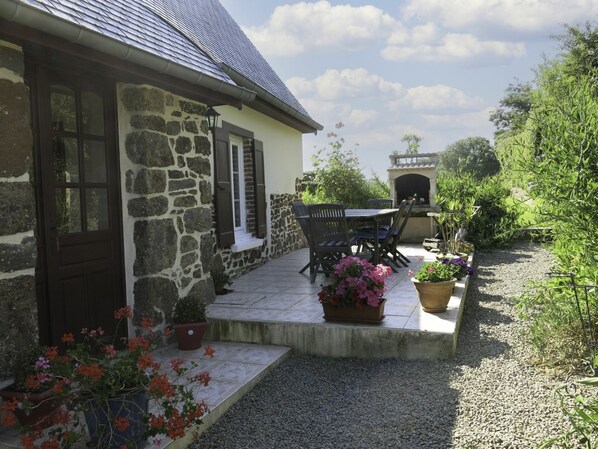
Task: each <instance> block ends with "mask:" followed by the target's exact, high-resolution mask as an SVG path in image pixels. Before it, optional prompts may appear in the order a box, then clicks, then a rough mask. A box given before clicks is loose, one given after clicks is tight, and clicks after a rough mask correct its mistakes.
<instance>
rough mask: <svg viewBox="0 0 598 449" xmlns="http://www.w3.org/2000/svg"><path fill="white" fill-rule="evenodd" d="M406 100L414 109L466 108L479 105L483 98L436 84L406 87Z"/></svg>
mask: <svg viewBox="0 0 598 449" xmlns="http://www.w3.org/2000/svg"><path fill="white" fill-rule="evenodd" d="M404 100H405V102H407V103H408V104H409V105H410V106H411V107H412V108H413V109H415V110H438V109H468V108H473V107H480V106H481V105H482V104H483V102H484V100H483V99H482V98H480V97H473V98H472V97H468V96H467V95H466V94H465V92H463V91H462V90H459V89H456V88H454V87H450V86H446V85H443V84H438V85H436V86H417V87H413V88H410V89H407V94H406V95H405V99H404Z"/></svg>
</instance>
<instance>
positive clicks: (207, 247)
mask: <svg viewBox="0 0 598 449" xmlns="http://www.w3.org/2000/svg"><path fill="white" fill-rule="evenodd" d="M199 259H200V260H201V266H202V268H203V269H204V271H205V272H206V273H209V272H210V271H212V266H213V263H214V237H213V236H212V234H211V233H206V234H204V235H202V236H201V242H200V250H199ZM220 260H221V261H222V259H220Z"/></svg>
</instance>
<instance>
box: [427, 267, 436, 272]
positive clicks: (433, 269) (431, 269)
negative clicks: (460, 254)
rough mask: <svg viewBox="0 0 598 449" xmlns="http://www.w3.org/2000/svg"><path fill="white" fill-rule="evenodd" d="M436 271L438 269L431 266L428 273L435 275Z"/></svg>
mask: <svg viewBox="0 0 598 449" xmlns="http://www.w3.org/2000/svg"><path fill="white" fill-rule="evenodd" d="M435 271H436V268H434V267H432V266H429V267H428V273H434V272H435Z"/></svg>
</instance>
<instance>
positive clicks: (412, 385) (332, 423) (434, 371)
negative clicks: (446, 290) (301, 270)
mask: <svg viewBox="0 0 598 449" xmlns="http://www.w3.org/2000/svg"><path fill="white" fill-rule="evenodd" d="M549 267H550V257H549V256H548V254H547V253H546V252H545V251H544V250H542V249H541V248H539V247H538V246H536V245H524V244H522V245H518V246H516V247H515V248H512V249H510V250H505V251H493V252H490V253H486V254H481V255H479V257H478V276H477V277H475V278H474V279H473V282H472V284H470V288H469V292H468V294H467V299H466V301H467V302H466V306H465V311H464V316H463V321H462V325H461V332H460V336H459V344H458V350H457V356H456V357H455V358H454V359H452V360H447V361H434V362H429V361H426V362H414V361H404V360H397V359H393V360H384V361H364V360H350V359H328V358H318V357H307V356H292V357H291V358H290V359H288V360H287V361H286V362H284V363H283V364H281V365H280V366H279V367H278V368H276V369H275V370H273V371H272V373H271V374H270V375H269V376H268V377H267V378H266V379H264V380H263V381H262V382H261V383H260V384H259V385H258V386H256V387H255V388H254V389H253V390H252V391H251V392H250V393H249V394H247V395H246V396H245V397H244V398H243V399H242V400H241V401H239V402H238V403H237V404H235V405H234V406H233V407H232V408H231V409H230V410H229V412H228V413H227V414H225V415H224V416H223V417H222V418H221V419H220V420H219V421H218V422H217V423H216V424H215V425H214V426H213V427H212V428H210V429H209V430H208V431H207V432H205V433H204V434H203V435H202V436H201V437H200V439H199V440H198V442H197V444H196V445H195V446H193V447H194V448H195V449H199V448H201V449H206V448H226V449H232V448H251V449H261V448H268V449H270V448H271V449H277V448H314V449H315V448H331V449H332V448H335V449H337V448H364V449H365V448H393V449H403V448H404V449H436V448H437V449H446V448H460V449H492V448H496V449H498V448H513V449H525V448H535V447H536V446H537V445H538V443H540V442H541V441H542V440H543V439H544V438H546V437H548V436H554V435H556V434H558V433H559V431H560V430H561V426H562V425H563V419H562V418H561V415H560V412H559V410H558V408H557V405H556V401H555V400H554V396H553V389H554V387H555V386H556V383H555V382H554V381H553V380H551V379H549V378H546V377H545V376H544V375H543V374H542V373H541V371H539V370H538V369H535V368H532V367H529V366H528V365H527V364H526V362H525V361H526V359H527V358H528V357H529V356H530V354H529V350H528V349H527V348H526V347H525V346H524V344H523V342H522V340H523V339H522V338H521V335H522V332H525V323H522V322H521V321H520V320H519V319H518V318H517V313H516V310H515V309H514V307H513V304H512V302H511V301H509V299H510V298H513V297H514V296H516V295H518V294H519V293H521V292H522V290H523V286H524V285H525V283H526V282H527V281H528V280H530V279H539V278H541V277H542V275H543V274H544V273H545V272H547V271H548V270H549Z"/></svg>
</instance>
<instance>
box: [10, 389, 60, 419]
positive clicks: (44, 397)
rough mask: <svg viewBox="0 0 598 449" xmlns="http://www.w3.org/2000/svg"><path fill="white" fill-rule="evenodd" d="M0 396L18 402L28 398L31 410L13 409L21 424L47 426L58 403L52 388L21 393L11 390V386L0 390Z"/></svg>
mask: <svg viewBox="0 0 598 449" xmlns="http://www.w3.org/2000/svg"><path fill="white" fill-rule="evenodd" d="M0 397H1V398H3V399H5V400H10V399H12V398H16V399H17V400H18V401H19V402H23V401H24V400H28V401H29V402H30V403H31V410H30V411H29V413H28V414H27V413H26V412H25V410H22V409H19V408H17V409H16V410H15V411H14V414H15V416H16V417H17V420H18V421H19V423H20V424H21V425H23V426H37V427H40V428H45V427H48V426H49V425H50V424H52V415H54V412H55V411H56V409H57V408H58V406H59V404H58V403H57V401H55V400H54V399H53V398H54V392H53V391H52V389H48V390H46V391H42V392H40V393H23V392H19V391H12V390H11V386H9V387H6V388H4V389H3V390H0Z"/></svg>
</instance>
